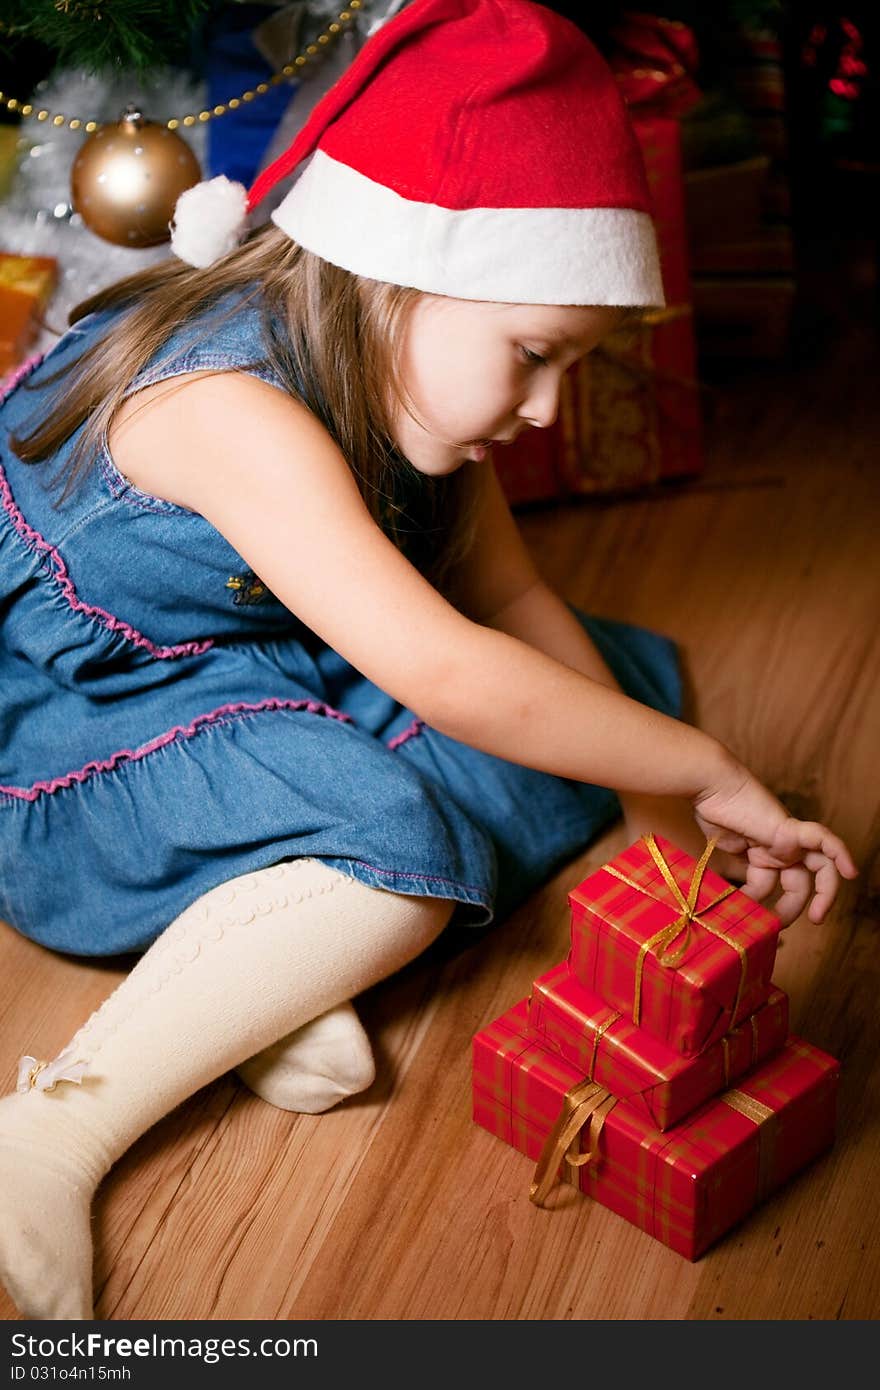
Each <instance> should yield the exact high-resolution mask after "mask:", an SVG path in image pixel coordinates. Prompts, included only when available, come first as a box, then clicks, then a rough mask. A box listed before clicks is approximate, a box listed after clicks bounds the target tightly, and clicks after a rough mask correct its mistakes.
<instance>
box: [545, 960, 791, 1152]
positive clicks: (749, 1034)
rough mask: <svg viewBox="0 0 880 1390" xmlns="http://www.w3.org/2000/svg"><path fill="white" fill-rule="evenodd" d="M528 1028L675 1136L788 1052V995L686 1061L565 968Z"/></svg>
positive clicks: (774, 998) (552, 975)
mask: <svg viewBox="0 0 880 1390" xmlns="http://www.w3.org/2000/svg"><path fill="white" fill-rule="evenodd" d="M528 1023H529V1031H530V1032H531V1033H532V1034H533V1036H534V1038H535V1041H536V1042H539V1043H541V1045H542V1046H543V1047H546V1048H547V1050H548V1051H549V1052H555V1053H557V1054H558V1055H559V1056H560V1057H563V1058H565V1060H566V1061H567V1062H570V1063H571V1065H572V1066H574V1067H576V1068H577V1069H578V1073H579V1074H580V1075H581V1076H584V1077H587V1078H588V1079H589V1080H591V1081H598V1082H599V1083H600V1084H601V1085H602V1086H604V1087H605V1088H606V1089H607V1090H609V1091H611V1092H612V1093H613V1094H614V1095H615V1096H617V1098H618V1099H619V1100H626V1101H627V1102H628V1103H629V1105H631V1106H632V1107H633V1109H635V1110H638V1111H639V1113H640V1114H641V1115H642V1116H643V1117H644V1118H645V1119H646V1120H647V1121H648V1123H649V1124H652V1125H655V1126H656V1127H657V1129H669V1127H670V1126H671V1125H674V1124H676V1123H677V1121H679V1120H681V1119H683V1118H684V1116H685V1115H688V1114H689V1113H690V1112H691V1111H692V1110H695V1109H696V1108H697V1106H698V1105H702V1103H703V1102H704V1101H705V1100H708V1099H709V1097H710V1096H713V1095H715V1094H716V1092H718V1091H721V1090H724V1089H725V1088H726V1087H728V1086H729V1085H730V1084H731V1082H733V1081H736V1080H737V1078H738V1077H740V1076H744V1075H745V1074H746V1072H748V1071H751V1070H752V1068H753V1067H755V1066H756V1065H757V1064H758V1063H759V1062H761V1061H763V1060H764V1058H765V1057H769V1056H770V1055H771V1053H773V1052H776V1051H778V1049H779V1048H780V1047H782V1045H783V1043H784V1042H785V1040H786V1038H787V1037H788V996H787V994H785V993H784V991H783V990H781V989H774V990H773V991H772V992H771V994H770V997H769V999H768V1000H767V1002H766V1004H764V1005H762V1006H761V1008H759V1009H757V1010H756V1012H755V1013H753V1014H752V1015H751V1016H750V1017H749V1018H747V1019H745V1020H744V1022H742V1023H741V1024H740V1025H739V1027H738V1028H735V1029H734V1030H733V1032H731V1033H726V1034H725V1035H724V1037H723V1038H719V1039H718V1041H717V1042H716V1043H713V1044H712V1046H711V1047H709V1048H707V1049H706V1051H705V1052H703V1053H701V1054H700V1055H699V1057H690V1058H689V1057H682V1056H681V1054H680V1053H678V1052H676V1051H675V1050H674V1049H673V1048H671V1047H667V1045H666V1044H665V1043H662V1042H658V1041H657V1039H656V1038H653V1037H651V1035H650V1034H649V1033H645V1032H644V1030H643V1029H641V1028H637V1027H636V1026H635V1024H634V1023H633V1021H632V1019H631V1018H627V1017H626V1016H625V1015H624V1014H621V1013H620V1012H619V1011H618V1010H617V1009H615V1008H614V1007H613V1006H612V1005H611V1004H608V1003H606V1001H605V1000H604V999H601V998H599V996H598V995H596V994H591V993H590V991H589V990H587V989H584V987H583V985H581V984H580V983H579V981H578V980H577V979H575V977H574V975H572V973H571V971H570V970H569V969H568V966H567V965H566V963H565V962H564V961H563V962H562V964H561V965H556V966H554V967H553V969H552V970H548V971H547V972H546V974H544V975H541V976H539V977H538V979H536V980H535V981H534V983H533V985H532V992H531V995H530V997H529V1014H528Z"/></svg>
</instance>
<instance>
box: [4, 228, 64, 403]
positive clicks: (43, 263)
mask: <svg viewBox="0 0 880 1390" xmlns="http://www.w3.org/2000/svg"><path fill="white" fill-rule="evenodd" d="M57 283H58V262H57V260H56V259H55V258H54V256H17V255H13V254H11V253H9V252H3V251H0V376H3V375H4V374H5V373H6V372H8V371H9V370H10V369H11V368H12V367H14V366H16V365H17V364H18V363H19V362H21V361H22V359H23V358H24V356H25V355H26V353H27V351H28V348H29V347H30V346H31V345H32V343H33V342H34V340H35V338H36V336H37V333H38V331H39V320H40V316H41V315H42V313H43V311H44V309H45V308H46V305H47V304H48V302H49V299H50V297H51V295H52V292H53V290H54V289H55V286H56V285H57Z"/></svg>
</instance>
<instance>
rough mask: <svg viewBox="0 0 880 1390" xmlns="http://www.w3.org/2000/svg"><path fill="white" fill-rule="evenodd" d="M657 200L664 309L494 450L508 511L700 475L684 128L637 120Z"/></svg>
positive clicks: (625, 334)
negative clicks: (554, 414) (543, 421)
mask: <svg viewBox="0 0 880 1390" xmlns="http://www.w3.org/2000/svg"><path fill="white" fill-rule="evenodd" d="M633 128H634V130H635V133H636V135H637V137H638V139H639V143H640V145H641V149H642V154H643V157H644V161H645V168H646V171H647V175H648V183H649V185H650V188H651V193H652V196H653V201H654V223H655V228H656V231H657V241H658V246H659V251H660V266H661V273H662V276H663V287H664V291H665V295H666V308H665V309H654V310H647V311H645V313H644V314H643V315H642V320H641V322H640V323H639V325H638V326H637V327H629V328H626V329H624V330H622V331H621V332H620V333H616V334H612V335H611V336H610V337H609V338H608V339H606V341H605V343H604V344H603V345H602V347H601V348H599V349H597V350H596V351H595V352H594V353H591V354H589V355H588V356H587V357H584V358H582V359H581V361H580V362H578V363H577V364H576V365H575V366H574V367H572V368H571V370H570V371H569V372H567V373H566V375H565V376H564V377H563V380H562V390H561V394H560V402H559V418H558V420H557V421H556V423H555V425H553V426H552V427H551V428H550V429H546V430H529V431H527V432H526V433H525V434H522V435H520V437H519V439H517V440H516V441H515V442H514V443H513V444H509V445H505V446H504V447H503V448H501V449H496V451H495V454H494V463H495V467H496V470H497V472H498V477H499V480H500V482H501V485H502V487H503V489H504V492H505V495H506V497H507V500H508V501H509V502H510V503H511V504H516V503H520V502H532V501H539V500H544V499H547V498H554V497H573V496H578V495H589V494H595V493H608V492H617V491H627V490H632V489H634V488H639V487H644V486H646V485H649V484H652V483H655V482H657V481H658V480H661V479H664V478H673V477H681V476H686V475H688V474H697V473H700V472H702V468H703V457H702V446H701V412H700V399H699V386H698V383H697V380H696V370H697V360H696V345H695V339H694V325H693V321H692V306H691V302H690V300H691V294H690V272H689V265H688V243H687V234H686V226H685V215H684V185H683V180H682V167H681V130H680V126H679V122H678V121H677V120H676V119H674V118H673V117H671V116H668V115H656V116H647V115H646V116H639V115H635V117H634V119H633Z"/></svg>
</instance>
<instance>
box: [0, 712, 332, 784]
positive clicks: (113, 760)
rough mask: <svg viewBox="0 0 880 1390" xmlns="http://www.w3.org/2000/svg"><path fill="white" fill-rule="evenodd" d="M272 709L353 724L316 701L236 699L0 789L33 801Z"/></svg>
mask: <svg viewBox="0 0 880 1390" xmlns="http://www.w3.org/2000/svg"><path fill="white" fill-rule="evenodd" d="M276 709H305V710H308V711H309V712H310V713H312V714H323V715H326V717H327V718H328V719H339V720H341V721H342V722H343V723H345V724H353V723H354V720H353V719H352V717H351V715H350V714H343V713H341V711H340V710H336V709H333V708H332V706H330V705H325V704H324V703H323V702H322V701H320V700H278V699H270V700H261V701H260V702H259V704H256V705H251V704H247V703H246V702H245V701H240V702H239V703H238V704H232V705H220V706H219V708H218V709H213V710H211V711H210V712H209V713H208V714H199V715H197V716H196V718H195V719H194V720H193V722H192V723H191V724H188V725H187V726H186V727H184V726H183V725H182V724H178V725H176V726H175V727H174V728H173V729H168V731H167V732H166V733H164V734H160V735H159V736H158V738H154V739H151V740H150V742H149V743H145V744H144V745H143V747H142V748H138V749H136V750H135V751H132V750H131V749H130V748H122V749H120V750H119V752H118V753H113V754H112V755H111V757H109V758H105V759H104V761H103V762H94V763H86V765H85V767H81V768H79V770H78V771H76V772H68V773H66V774H65V775H64V776H63V777H53V778H52V780H51V781H50V782H35V783H34V785H33V786H32V787H4V786H0V792H4V793H5V794H6V795H7V796H14V797H17V798H18V799H19V800H20V801H36V799H37V797H38V796H42V795H43V794H44V793H48V794H51V793H52V792H57V791H60V790H61V789H62V788H63V787H70V786H72V785H73V783H74V782H87V781H88V780H89V778H90V777H93V776H94V775H95V774H96V773H99V772H112V771H113V769H114V768H115V767H117V766H118V765H119V763H136V762H140V760H141V758H145V757H146V756H147V754H148V753H155V752H156V750H157V749H159V748H164V747H166V745H167V744H169V743H175V742H176V741H177V740H178V739H184V738H193V737H194V736H195V735H196V734H197V733H199V732H200V730H201V729H202V728H204V727H205V725H207V724H214V723H216V722H217V720H218V719H222V718H223V716H224V715H227V714H256V713H258V712H259V711H260V710H276Z"/></svg>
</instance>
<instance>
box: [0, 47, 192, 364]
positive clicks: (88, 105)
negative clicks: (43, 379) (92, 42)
mask: <svg viewBox="0 0 880 1390" xmlns="http://www.w3.org/2000/svg"><path fill="white" fill-rule="evenodd" d="M205 99H206V92H205V84H204V83H202V82H196V81H194V80H193V78H192V77H191V76H189V75H187V74H186V73H184V72H182V71H179V70H169V71H168V72H167V73H165V74H163V76H162V79H161V80H158V79H157V80H155V82H154V83H153V84H151V83H150V82H148V81H145V79H144V78H143V77H140V76H134V75H129V76H126V74H124V73H122V74H120V75H119V76H116V77H113V78H112V79H108V78H106V77H96V76H93V75H90V74H85V73H77V72H71V71H67V72H64V73H61V74H58V75H55V74H53V75H52V76H51V77H49V78H46V79H45V80H44V81H43V82H40V83H39V84H38V85H37V86H36V87H35V89H34V93H33V96H32V97H31V98H30V100H31V101H32V102H33V104H34V106H35V107H36V106H37V105H38V104H39V106H43V107H46V108H48V110H50V111H52V112H53V113H55V112H58V113H62V112H63V114H64V115H65V116H66V117H68V119H69V118H70V117H72V116H78V117H80V118H81V119H83V120H96V121H99V122H101V123H104V122H114V121H118V120H119V119H120V117H121V115H122V113H123V111H124V110H125V107H126V105H127V104H128V103H129V102H135V103H136V104H137V106H138V107H139V109H140V110H142V111H143V113H144V115H145V116H146V117H147V118H148V119H149V120H152V121H166V120H169V119H171V117H173V116H178V117H180V116H184V115H186V114H187V112H189V111H200V110H201V109H202V107H203V105H204V103H205ZM178 134H180V135H181V136H182V137H183V139H184V140H186V141H187V143H188V144H189V145H190V148H191V149H192V150H193V151H194V153H195V155H196V158H197V159H198V160H199V163H200V164H201V165H202V168H203V169H204V167H205V144H206V129H205V126H204V125H194V126H189V127H187V128H185V129H181V130H179V131H178ZM87 138H88V137H87V136H85V135H83V133H82V131H74V130H69V129H68V128H67V127H66V126H52V125H50V124H49V122H48V121H47V122H42V121H36V120H35V119H34V118H33V117H30V118H26V119H24V120H23V121H22V122H21V125H20V127H19V139H18V169H17V171H16V173H15V175H14V176H13V179H12V184H11V187H10V190H9V193H8V194H7V196H6V198H5V199H3V200H2V201H0V250H3V251H6V252H12V253H14V254H15V255H21V256H54V257H55V259H56V260H57V262H58V288H57V289H56V290H55V292H54V293H53V295H52V298H51V300H50V301H49V305H48V308H47V310H46V315H45V319H46V326H45V327H44V328H43V329H41V331H40V335H39V337H38V339H37V340H36V341H35V342H34V345H33V347H31V348H30V350H29V353H33V352H47V351H48V350H49V348H51V347H52V346H54V344H55V343H56V342H57V341H58V338H59V337H60V336H61V334H62V333H63V332H64V330H65V328H66V327H67V317H68V314H69V312H70V310H71V309H72V308H73V307H74V305H76V304H78V303H79V302H80V301H81V300H83V299H87V298H88V296H89V295H91V294H95V293H96V292H97V291H98V290H100V289H103V288H104V287H105V286H106V285H111V284H113V283H114V281H116V280H122V279H124V277H125V276H126V275H132V274H134V273H135V272H136V271H138V270H142V269H144V268H145V267H146V266H149V265H153V264H155V262H157V261H161V260H164V259H165V258H166V257H167V256H169V255H170V254H171V252H170V249H169V247H168V245H166V244H163V245H161V246H150V247H143V248H132V247H127V246H114V245H112V244H111V243H110V242H107V241H104V240H103V239H102V238H101V237H98V236H96V235H95V234H94V232H91V231H90V230H89V228H88V227H87V226H86V225H85V223H84V222H83V220H82V218H81V217H80V215H79V213H77V212H74V210H73V208H72V206H71V201H70V200H71V194H70V172H71V168H72V165H73V161H74V159H75V158H76V155H77V153H78V151H79V149H80V147H81V146H82V144H83V141H84V140H86V139H87Z"/></svg>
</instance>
